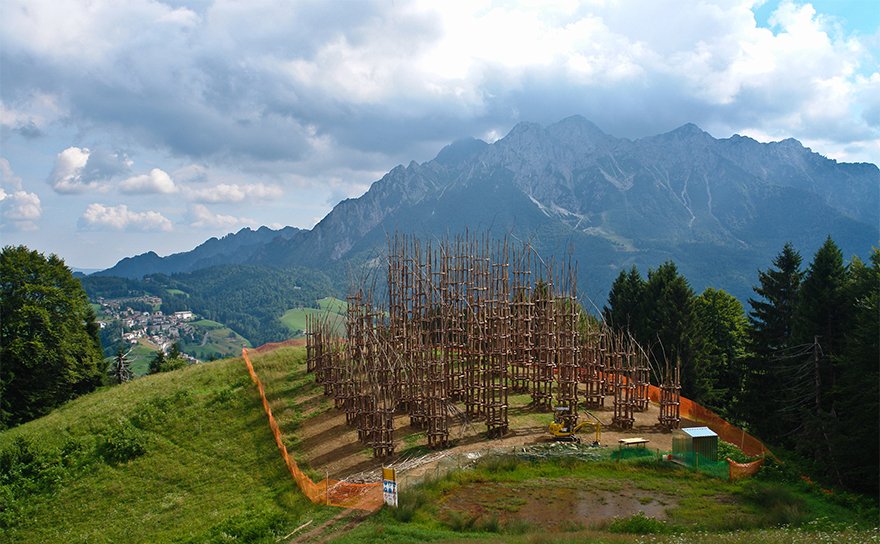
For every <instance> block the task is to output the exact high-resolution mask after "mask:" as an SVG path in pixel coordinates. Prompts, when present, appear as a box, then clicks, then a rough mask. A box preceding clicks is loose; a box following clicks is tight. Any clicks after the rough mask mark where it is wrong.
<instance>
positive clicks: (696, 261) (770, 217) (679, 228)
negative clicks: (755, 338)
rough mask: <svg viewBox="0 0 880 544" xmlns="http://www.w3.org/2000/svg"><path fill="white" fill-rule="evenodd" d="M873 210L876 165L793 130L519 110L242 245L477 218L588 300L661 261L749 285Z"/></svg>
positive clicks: (879, 233) (437, 232) (865, 235)
mask: <svg viewBox="0 0 880 544" xmlns="http://www.w3.org/2000/svg"><path fill="white" fill-rule="evenodd" d="M878 215H880V170H878V168H877V166H875V165H872V164H843V163H838V162H836V161H834V160H830V159H827V158H825V157H823V156H821V155H819V154H817V153H814V152H812V151H811V150H810V149H808V148H805V147H803V146H802V145H801V144H800V143H799V142H797V141H796V140H784V141H781V142H775V143H769V144H762V143H759V142H757V141H755V140H752V139H751V138H747V137H742V136H733V137H731V138H727V139H716V138H713V137H712V136H711V135H709V134H708V133H706V132H704V131H702V130H701V129H700V128H699V127H697V126H695V125H693V124H687V125H684V126H682V127H680V128H678V129H676V130H673V131H671V132H668V133H665V134H660V135H657V136H651V137H647V138H642V139H638V140H628V139H622V138H615V137H613V136H610V135H608V134H606V133H604V132H603V131H602V130H600V129H599V128H598V127H596V126H595V125H594V124H592V123H591V122H589V121H587V120H586V119H584V118H582V117H570V118H567V119H564V120H562V121H560V122H558V123H555V124H553V125H550V126H547V127H543V126H540V125H537V124H534V123H521V124H519V125H517V126H516V127H514V128H513V129H512V130H511V131H510V133H509V134H508V135H507V136H505V137H504V138H502V139H500V140H498V141H496V142H494V143H492V144H488V143H486V142H483V141H480V140H474V139H467V140H461V141H458V142H455V143H453V144H451V145H449V146H447V147H446V148H444V149H443V150H442V151H441V152H440V153H439V154H438V155H437V157H436V158H434V159H433V160H430V161H427V162H424V163H421V164H419V163H416V162H411V163H410V164H409V165H408V166H398V167H396V168H394V169H393V170H391V171H390V172H388V174H386V175H385V176H384V177H383V178H382V179H380V180H378V181H377V182H375V183H374V184H373V185H372V186H371V188H370V189H369V191H367V192H366V193H365V194H364V195H363V196H361V197H359V198H356V199H349V200H345V201H343V202H340V203H339V204H338V205H337V206H336V207H335V208H334V209H333V210H332V211H331V212H330V213H329V214H328V215H327V216H326V217H325V218H324V219H323V220H322V221H321V222H320V223H318V224H317V225H316V226H315V227H314V228H313V229H311V230H310V231H302V232H296V233H292V235H289V236H277V237H274V238H273V239H272V240H270V241H267V242H265V243H263V244H262V245H260V246H259V247H254V248H252V249H253V251H252V252H251V254H250V255H251V257H252V262H260V263H263V264H271V265H300V266H316V267H317V266H320V267H321V268H323V269H325V270H336V273H337V275H340V274H345V273H348V274H349V275H350V274H351V271H352V270H365V269H367V268H369V266H370V264H371V263H376V262H379V261H376V260H375V257H377V256H379V255H381V253H382V250H383V248H384V245H385V240H386V236H387V235H388V234H389V233H392V232H394V231H395V230H398V231H402V232H408V233H413V234H416V235H420V236H423V237H432V236H442V235H445V234H450V235H454V234H456V233H461V232H463V231H464V230H465V229H470V230H471V231H483V230H488V231H490V232H491V233H492V234H493V235H495V236H498V237H503V236H511V237H515V238H518V239H523V240H526V239H527V240H530V241H531V242H532V243H533V245H534V246H535V247H536V248H538V250H539V251H540V252H541V253H542V254H543V255H544V256H546V257H550V256H557V257H562V256H563V255H572V256H573V257H574V258H576V259H577V260H578V262H579V263H580V269H579V270H580V275H581V278H580V279H579V285H580V286H582V287H583V289H584V292H585V294H587V295H588V296H589V297H590V298H591V299H592V300H594V301H596V303H597V305H598V304H601V301H602V300H604V298H605V296H606V295H607V290H608V288H609V286H610V284H611V281H612V280H613V278H614V277H615V276H616V275H617V273H618V272H619V271H620V270H621V269H622V268H625V267H629V266H631V265H633V264H635V265H637V266H639V268H640V269H641V270H642V271H643V272H644V271H645V270H646V269H647V268H648V267H654V266H657V265H658V264H660V263H662V262H663V261H665V260H668V259H672V260H674V261H675V262H676V263H678V264H679V267H680V269H681V270H682V272H683V273H684V274H685V275H686V276H687V277H688V278H689V279H690V280H691V282H692V283H693V286H694V288H695V289H697V290H702V289H703V288H704V287H706V286H710V285H711V286H715V287H720V288H724V289H726V290H728V291H730V292H731V293H733V294H734V295H736V296H738V297H740V298H743V299H744V298H745V297H747V296H749V295H750V294H751V285H752V284H753V283H754V282H755V277H756V271H757V270H758V269H759V268H766V267H768V266H769V264H770V260H771V259H772V257H773V256H774V255H775V254H776V253H777V252H778V251H779V250H780V249H781V248H782V245H783V244H784V243H785V242H786V241H791V242H793V243H794V245H795V247H797V248H798V249H799V250H800V251H801V252H802V253H803V254H804V256H805V259H806V260H809V257H810V256H811V255H812V253H813V251H815V249H816V248H817V247H818V246H819V245H820V244H821V243H822V242H823V241H824V239H825V237H826V236H827V235H829V234H830V235H831V236H832V237H833V238H834V239H835V241H837V243H838V244H839V245H840V246H841V247H842V249H843V251H844V253H845V254H847V255H852V254H860V255H866V254H867V252H868V251H869V250H870V248H871V245H872V244H876V243H877V240H878V237H880V228H878V225H880V217H878ZM261 230H262V229H261ZM239 234H241V233H239ZM200 247H201V246H200ZM197 250H198V248H197ZM197 250H194V251H197ZM182 255H185V254H182ZM142 257H143V256H142ZM172 257H174V256H172ZM218 258H219V257H218ZM166 259H171V257H168V258H166ZM180 259H183V257H180ZM143 262H144V263H147V264H149V263H150V262H151V261H150V260H149V259H146V258H145V259H143ZM152 262H155V258H154V259H152ZM187 262H190V263H191V264H190V266H195V265H196V262H197V261H196V260H193V261H187ZM120 265H122V262H121V263H120ZM120 265H117V267H114V268H118V267H120ZM111 270H113V269H111ZM128 270H131V273H133V272H134V270H133V269H132V268H128ZM141 273H143V272H141Z"/></svg>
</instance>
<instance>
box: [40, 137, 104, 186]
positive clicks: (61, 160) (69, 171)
mask: <svg viewBox="0 0 880 544" xmlns="http://www.w3.org/2000/svg"><path fill="white" fill-rule="evenodd" d="M88 162H89V150H88V149H86V148H79V147H68V148H67V149H65V150H64V151H62V152H61V153H59V154H58V155H57V157H56V158H55V166H54V168H52V173H51V174H50V175H49V183H50V184H51V185H52V188H53V189H55V191H56V192H59V193H68V194H70V193H82V192H85V191H88V190H89V189H94V188H96V187H97V185H98V184H97V183H96V182H93V181H92V182H90V181H86V180H84V179H83V177H82V173H83V169H85V167H86V163H88Z"/></svg>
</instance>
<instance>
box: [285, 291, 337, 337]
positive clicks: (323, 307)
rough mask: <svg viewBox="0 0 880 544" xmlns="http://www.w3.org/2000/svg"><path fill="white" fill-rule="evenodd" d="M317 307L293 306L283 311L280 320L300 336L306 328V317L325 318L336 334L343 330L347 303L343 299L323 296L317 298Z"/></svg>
mask: <svg viewBox="0 0 880 544" xmlns="http://www.w3.org/2000/svg"><path fill="white" fill-rule="evenodd" d="M318 306H319V307H320V309H319V308H293V309H290V310H287V311H286V312H284V315H282V316H281V318H280V321H281V323H283V324H284V326H285V327H287V329H288V330H289V331H290V332H291V333H292V334H294V335H296V336H302V335H303V334H304V331H305V329H306V319H307V318H308V317H317V318H318V319H327V320H328V322H329V323H331V324H332V325H333V330H334V331H335V333H336V334H338V335H342V334H343V333H344V332H345V312H346V309H347V308H348V305H347V304H346V303H345V301H344V300H339V299H338V298H334V297H325V298H322V299H320V300H318Z"/></svg>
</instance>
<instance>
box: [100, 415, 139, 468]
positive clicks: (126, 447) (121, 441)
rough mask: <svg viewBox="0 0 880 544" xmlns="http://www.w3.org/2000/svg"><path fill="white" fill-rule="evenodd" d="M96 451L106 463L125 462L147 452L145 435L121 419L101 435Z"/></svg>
mask: <svg viewBox="0 0 880 544" xmlns="http://www.w3.org/2000/svg"><path fill="white" fill-rule="evenodd" d="M98 453H100V455H101V457H102V458H103V459H104V461H106V462H107V463H110V464H119V463H125V462H127V461H131V460H132V459H136V458H138V457H140V456H141V455H143V454H145V453H147V447H146V437H145V436H144V434H143V433H142V432H141V431H140V430H138V429H137V428H135V427H134V426H133V425H132V424H131V423H129V422H128V421H121V422H119V423H117V424H116V425H114V426H113V427H111V428H110V430H109V431H108V432H107V434H106V435H105V436H104V437H103V439H102V441H101V444H100V446H99V447H98Z"/></svg>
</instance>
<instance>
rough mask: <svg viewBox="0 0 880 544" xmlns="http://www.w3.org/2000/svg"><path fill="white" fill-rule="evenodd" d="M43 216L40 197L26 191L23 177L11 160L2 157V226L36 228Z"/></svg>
mask: <svg viewBox="0 0 880 544" xmlns="http://www.w3.org/2000/svg"><path fill="white" fill-rule="evenodd" d="M7 188H8V189H9V191H7V190H6V189H7ZM42 216H43V208H42V205H41V203H40V197H39V196H38V195H37V194H35V193H30V192H27V191H25V190H24V189H23V185H22V181H21V178H20V177H19V176H17V175H15V172H13V171H12V167H11V166H10V165H9V161H8V160H6V159H4V158H2V157H0V228H2V229H3V230H6V229H8V228H12V229H14V230H22V231H27V230H36V228H37V223H36V222H37V221H38V220H39V219H40V217H42Z"/></svg>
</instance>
